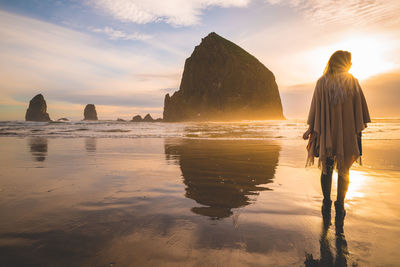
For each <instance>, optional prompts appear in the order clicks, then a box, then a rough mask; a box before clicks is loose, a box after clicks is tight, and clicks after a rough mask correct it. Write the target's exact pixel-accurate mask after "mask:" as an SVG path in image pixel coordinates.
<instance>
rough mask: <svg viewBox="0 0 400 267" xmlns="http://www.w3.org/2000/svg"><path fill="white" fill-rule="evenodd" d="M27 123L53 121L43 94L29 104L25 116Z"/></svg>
mask: <svg viewBox="0 0 400 267" xmlns="http://www.w3.org/2000/svg"><path fill="white" fill-rule="evenodd" d="M25 120H26V121H51V119H50V116H49V114H48V113H47V105H46V100H44V97H43V95H42V94H38V95H36V96H35V97H34V98H32V100H31V101H30V102H29V107H28V109H27V110H26V114H25Z"/></svg>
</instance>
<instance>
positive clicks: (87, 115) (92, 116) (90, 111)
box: [83, 104, 97, 121]
mask: <svg viewBox="0 0 400 267" xmlns="http://www.w3.org/2000/svg"><path fill="white" fill-rule="evenodd" d="M83 116H84V120H85V121H97V112H96V107H95V106H94V104H87V105H86V107H85V111H84V112H83Z"/></svg>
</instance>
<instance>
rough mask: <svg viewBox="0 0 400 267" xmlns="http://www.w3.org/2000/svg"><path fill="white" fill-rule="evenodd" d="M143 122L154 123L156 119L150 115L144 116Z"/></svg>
mask: <svg viewBox="0 0 400 267" xmlns="http://www.w3.org/2000/svg"><path fill="white" fill-rule="evenodd" d="M143 121H144V122H153V121H154V119H153V118H152V117H151V115H150V114H147V115H146V116H144V118H143Z"/></svg>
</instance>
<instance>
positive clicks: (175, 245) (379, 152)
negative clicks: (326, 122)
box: [0, 137, 400, 266]
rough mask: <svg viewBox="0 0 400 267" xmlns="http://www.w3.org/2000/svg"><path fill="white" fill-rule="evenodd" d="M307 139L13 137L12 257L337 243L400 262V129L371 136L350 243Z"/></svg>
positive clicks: (148, 255) (71, 259)
mask: <svg viewBox="0 0 400 267" xmlns="http://www.w3.org/2000/svg"><path fill="white" fill-rule="evenodd" d="M304 145H305V144H304V142H303V141H301V140H269V141H267V140H234V141H232V140H231V141H227V140H201V139H180V138H166V139H164V138H154V139H153V138H147V139H146V138H138V139H111V138H109V139H107V138H104V139H102V138H98V139H94V138H77V139H63V138H50V139H49V138H47V139H46V138H40V137H36V138H13V137H2V138H0V146H1V147H2V150H1V152H0V162H1V163H0V166H1V172H0V212H1V214H4V215H5V217H4V218H6V219H4V220H1V222H0V258H2V264H5V265H6V266H20V265H23V266H54V265H57V266H88V265H89V266H109V265H110V264H114V265H115V266H134V265H136V266H143V265H147V266H155V265H156V266H159V265H167V266H193V265H196V266H210V265H211V266H226V265H232V266H245V265H251V266H257V265H259V266H302V265H304V261H305V259H306V256H305V255H306V254H312V255H313V258H314V259H320V258H321V253H322V257H324V255H325V256H326V255H328V256H329V253H331V255H332V257H333V260H335V257H336V255H337V254H339V256H343V257H344V258H345V259H346V260H347V264H348V265H349V266H351V265H352V264H358V265H359V266H395V265H396V264H397V263H398V262H399V261H400V256H399V254H398V252H397V249H398V248H399V247H400V241H399V237H400V227H399V226H398V225H400V208H399V207H398V205H397V202H396V199H397V196H398V194H399V193H400V180H399V177H400V175H399V174H400V163H399V157H398V156H399V155H398V154H399V152H398V151H399V148H400V141H399V140H387V141H382V140H365V142H364V158H363V160H364V165H365V167H357V168H354V169H353V170H352V172H351V175H350V181H351V184H350V188H349V193H348V199H347V203H346V207H347V216H346V219H345V222H344V238H345V240H346V243H347V246H346V247H344V243H343V242H342V243H340V242H339V243H338V242H337V240H336V239H335V232H334V226H331V227H330V228H329V229H328V230H327V231H326V232H325V233H324V231H323V227H322V218H321V215H320V208H321V200H322V197H321V193H320V185H319V170H318V169H316V168H311V169H304V167H303V166H304V161H305V152H304ZM335 182H336V179H334V186H333V192H334V194H333V197H334V196H335V195H336V194H335V190H336V185H335ZM332 215H333V216H334V211H333V213H332ZM332 222H333V221H332ZM321 236H322V237H323V238H321Z"/></svg>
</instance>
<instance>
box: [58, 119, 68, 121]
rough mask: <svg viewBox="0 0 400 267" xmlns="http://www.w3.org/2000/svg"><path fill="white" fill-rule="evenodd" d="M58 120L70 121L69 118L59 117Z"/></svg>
mask: <svg viewBox="0 0 400 267" xmlns="http://www.w3.org/2000/svg"><path fill="white" fill-rule="evenodd" d="M57 121H69V119H67V118H59V119H58V120H57Z"/></svg>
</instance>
